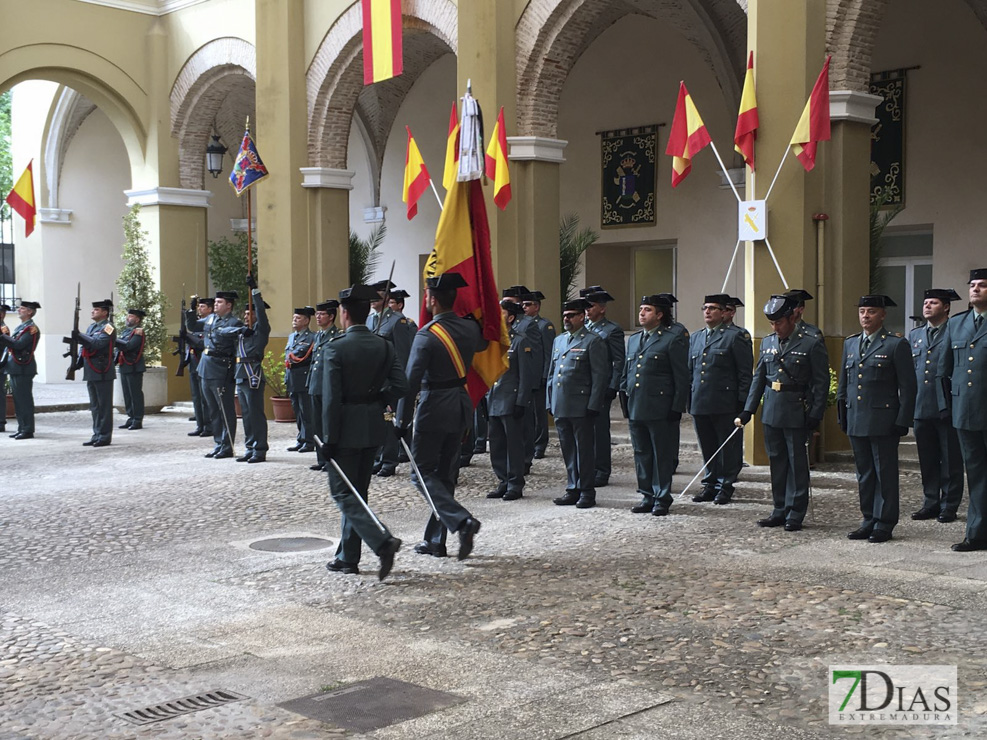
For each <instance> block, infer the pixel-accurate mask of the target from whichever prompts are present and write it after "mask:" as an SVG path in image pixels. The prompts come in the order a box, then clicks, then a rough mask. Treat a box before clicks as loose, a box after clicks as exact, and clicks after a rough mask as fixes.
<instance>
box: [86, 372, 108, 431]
mask: <svg viewBox="0 0 987 740" xmlns="http://www.w3.org/2000/svg"><path fill="white" fill-rule="evenodd" d="M86 385H87V387H88V389H89V413H91V414H92V416H93V436H92V440H93V442H110V441H111V440H112V438H113V379H112V378H110V379H108V380H90V381H87V382H86Z"/></svg>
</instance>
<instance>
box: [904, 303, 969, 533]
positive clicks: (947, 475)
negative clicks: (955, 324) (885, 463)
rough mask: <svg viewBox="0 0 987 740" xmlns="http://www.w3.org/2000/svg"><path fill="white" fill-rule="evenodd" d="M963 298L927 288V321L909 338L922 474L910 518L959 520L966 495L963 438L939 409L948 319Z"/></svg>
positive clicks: (946, 415)
mask: <svg viewBox="0 0 987 740" xmlns="http://www.w3.org/2000/svg"><path fill="white" fill-rule="evenodd" d="M958 300H960V297H959V295H958V294H957V293H956V291H955V290H953V289H952V288H949V289H946V290H943V289H941V288H930V289H929V290H927V291H925V300H924V301H923V302H922V317H923V318H924V319H925V321H927V322H928V323H927V324H926V325H925V326H922V327H918V328H916V329H912V330H911V332H909V334H908V343H909V344H910V345H911V346H912V360H913V362H914V363H915V382H916V384H917V385H918V392H917V393H916V396H915V423H914V429H915V447H916V448H917V449H918V464H919V469H920V470H921V473H922V491H923V493H924V499H923V501H922V507H921V508H920V509H919V510H918V511H916V512H914V513H913V514H912V519H938V520H939V521H940V522H943V523H947V522H952V521H956V511H957V510H958V509H959V508H960V501H961V500H962V498H963V453H962V452H961V451H960V438H959V436H958V435H957V434H956V430H955V429H954V428H953V421H952V419H950V418H949V414H947V413H945V412H943V413H940V411H939V382H938V380H937V379H936V378H937V373H938V371H939V362H940V360H941V359H942V355H943V353H944V352H949V351H950V348H949V345H948V343H947V342H946V322H947V321H948V320H949V309H950V303H951V302H952V301H958Z"/></svg>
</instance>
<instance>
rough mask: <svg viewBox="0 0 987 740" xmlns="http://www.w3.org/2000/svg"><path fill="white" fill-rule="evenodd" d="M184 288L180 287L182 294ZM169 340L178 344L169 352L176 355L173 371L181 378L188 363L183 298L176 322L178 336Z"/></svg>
mask: <svg viewBox="0 0 987 740" xmlns="http://www.w3.org/2000/svg"><path fill="white" fill-rule="evenodd" d="M184 293H185V290H184V287H183V289H182V294H183V296H184ZM171 341H173V342H175V343H176V344H177V345H178V346H177V347H175V351H174V352H172V353H171V354H173V355H178V370H177V371H176V372H175V377H177V378H182V377H184V376H185V367H186V366H187V365H188V364H189V361H190V358H189V352H188V329H186V328H185V298H184V297H183V298H182V313H181V318H180V321H179V324H178V336H177V337H172V338H171Z"/></svg>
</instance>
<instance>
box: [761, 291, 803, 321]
mask: <svg viewBox="0 0 987 740" xmlns="http://www.w3.org/2000/svg"><path fill="white" fill-rule="evenodd" d="M798 304H799V301H798V299H797V298H796V297H795V296H793V295H789V294H787V293H786V294H784V295H773V296H771V297H770V298H769V299H768V302H767V303H765V304H764V315H765V316H766V317H767V319H768V321H777V320H778V319H783V318H785V317H786V316H791V315H792V312H793V311H794V310H795V308H796V307H797V306H798Z"/></svg>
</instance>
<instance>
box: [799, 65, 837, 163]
mask: <svg viewBox="0 0 987 740" xmlns="http://www.w3.org/2000/svg"><path fill="white" fill-rule="evenodd" d="M832 58H833V57H831V56H830V57H826V63H825V64H824V65H823V68H822V72H820V73H819V77H818V78H817V79H816V84H815V85H813V86H812V92H811V93H810V94H809V100H808V102H807V103H806V104H805V108H804V109H803V110H802V117H801V118H800V119H799V122H798V125H797V126H796V127H795V133H794V134H793V135H792V141H791V143H790V144H789V146H790V147H792V151H794V152H795V156H796V157H798V160H799V162H801V163H802V166H803V167H805V170H806V172H808V171H810V170H811V169H812V168H813V167H815V166H816V146H817V145H818V143H819V142H820V141H829V60H830V59H832Z"/></svg>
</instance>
